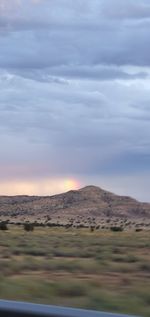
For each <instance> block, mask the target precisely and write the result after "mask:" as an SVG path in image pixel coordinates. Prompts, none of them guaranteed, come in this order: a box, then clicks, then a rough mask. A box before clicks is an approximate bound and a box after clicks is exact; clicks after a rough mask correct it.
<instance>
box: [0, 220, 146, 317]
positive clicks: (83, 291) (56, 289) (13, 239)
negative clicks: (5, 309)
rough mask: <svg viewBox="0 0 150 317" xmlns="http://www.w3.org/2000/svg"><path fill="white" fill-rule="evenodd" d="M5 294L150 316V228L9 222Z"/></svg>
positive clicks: (1, 292) (0, 272)
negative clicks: (118, 229)
mask: <svg viewBox="0 0 150 317" xmlns="http://www.w3.org/2000/svg"><path fill="white" fill-rule="evenodd" d="M0 298H3V299H11V300H25V301H31V302H37V303H44V304H55V305H63V306H64V305H65V306H73V307H80V308H87V309H96V310H104V311H105V310H106V311H111V312H121V313H130V314H136V315H139V316H150V231H141V232H135V231H128V232H111V231H103V232H102V231H94V232H90V230H88V229H64V228H55V229H54V228H36V229H35V230H34V231H33V232H25V231H24V230H23V228H22V227H17V226H13V225H12V226H9V230H8V231H5V232H4V231H0Z"/></svg>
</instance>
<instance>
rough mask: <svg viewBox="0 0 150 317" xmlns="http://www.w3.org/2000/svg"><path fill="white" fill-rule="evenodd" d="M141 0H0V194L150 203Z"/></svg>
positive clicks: (148, 6)
mask: <svg viewBox="0 0 150 317" xmlns="http://www.w3.org/2000/svg"><path fill="white" fill-rule="evenodd" d="M149 32H150V1H149V0H76V1H74V0H0V194H1V195H14V194H30V195H35V194H38V195H51V194H55V193H59V192H64V191H67V190H70V189H78V188H80V187H83V186H86V185H91V184H92V185H97V186H100V187H101V188H105V189H107V190H110V191H112V192H115V193H117V194H123V195H130V196H133V197H135V198H137V199H139V200H141V201H149V202H150V193H149V188H150V37H149V34H150V33H149Z"/></svg>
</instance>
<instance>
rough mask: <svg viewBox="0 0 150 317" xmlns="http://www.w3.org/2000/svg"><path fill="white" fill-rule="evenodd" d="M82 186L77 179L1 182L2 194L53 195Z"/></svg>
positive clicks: (0, 191)
mask: <svg viewBox="0 0 150 317" xmlns="http://www.w3.org/2000/svg"><path fill="white" fill-rule="evenodd" d="M80 187H81V184H80V182H79V181H77V180H75V179H69V178H68V179H42V180H38V181H37V180H34V181H31V180H29V181H21V180H16V181H7V182H1V183H0V195H46V196H47V195H53V194H59V193H63V192H66V191H69V190H76V189H79V188H80Z"/></svg>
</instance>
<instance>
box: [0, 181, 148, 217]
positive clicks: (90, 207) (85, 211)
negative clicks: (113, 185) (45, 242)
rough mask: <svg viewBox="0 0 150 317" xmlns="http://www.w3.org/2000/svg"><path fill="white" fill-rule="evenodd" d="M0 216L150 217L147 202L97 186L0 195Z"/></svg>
mask: <svg viewBox="0 0 150 317" xmlns="http://www.w3.org/2000/svg"><path fill="white" fill-rule="evenodd" d="M0 218H1V220H4V219H9V220H10V219H11V220H12V219H13V221H18V220H23V221H25V220H31V219H32V221H33V220H34V221H47V222H48V221H51V220H52V221H56V220H57V221H68V219H73V220H76V219H79V218H80V219H82V221H86V220H87V219H90V218H94V219H96V220H99V219H102V218H103V219H106V218H107V219H108V218H110V219H112V218H120V219H125V218H126V219H150V204H148V203H140V202H138V201H137V200H135V199H133V198H130V197H126V196H118V195H115V194H113V193H110V192H108V191H105V190H103V189H101V188H99V187H96V186H87V187H84V188H82V189H79V190H71V191H69V192H67V193H63V194H59V195H53V196H44V197H41V196H13V197H11V196H0Z"/></svg>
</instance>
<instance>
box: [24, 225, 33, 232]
mask: <svg viewBox="0 0 150 317" xmlns="http://www.w3.org/2000/svg"><path fill="white" fill-rule="evenodd" d="M24 230H25V231H33V230H34V224H33V223H25V224H24Z"/></svg>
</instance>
